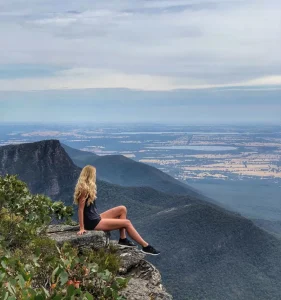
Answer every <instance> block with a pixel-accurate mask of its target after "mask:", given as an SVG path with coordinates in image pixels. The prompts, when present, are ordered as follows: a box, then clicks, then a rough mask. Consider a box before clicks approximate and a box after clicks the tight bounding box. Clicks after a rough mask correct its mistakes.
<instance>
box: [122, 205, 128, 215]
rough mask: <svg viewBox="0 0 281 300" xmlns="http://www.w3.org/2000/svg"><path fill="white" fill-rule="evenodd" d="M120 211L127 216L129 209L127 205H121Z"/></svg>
mask: <svg viewBox="0 0 281 300" xmlns="http://www.w3.org/2000/svg"><path fill="white" fill-rule="evenodd" d="M120 209H121V212H122V213H125V214H127V207H126V206H125V205H120Z"/></svg>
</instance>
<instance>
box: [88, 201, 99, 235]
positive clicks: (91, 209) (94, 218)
mask: <svg viewBox="0 0 281 300" xmlns="http://www.w3.org/2000/svg"><path fill="white" fill-rule="evenodd" d="M100 220H101V216H100V214H99V213H98V211H97V207H96V201H95V200H94V201H93V202H92V203H91V204H90V205H89V206H88V205H87V201H86V203H85V206H84V227H85V229H86V230H94V229H95V227H96V226H97V225H98V224H99V222H100Z"/></svg>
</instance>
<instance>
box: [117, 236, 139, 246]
mask: <svg viewBox="0 0 281 300" xmlns="http://www.w3.org/2000/svg"><path fill="white" fill-rule="evenodd" d="M118 245H119V246H121V248H134V247H137V245H135V244H134V243H133V242H131V241H130V240H128V239H127V238H125V239H119V242H118Z"/></svg>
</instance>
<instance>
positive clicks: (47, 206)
mask: <svg viewBox="0 0 281 300" xmlns="http://www.w3.org/2000/svg"><path fill="white" fill-rule="evenodd" d="M71 215H72V208H71V207H67V206H64V204H63V203H62V202H52V201H51V200H50V199H49V198H48V197H46V196H44V195H32V194H31V193H30V192H29V190H28V188H27V186H26V184H25V183H23V182H21V181H20V180H18V179H17V177H16V176H10V175H7V176H6V177H0V299H4V300H14V299H16V300H18V299H19V300H27V299H28V300H41V299H42V300H47V299H48V300H49V299H54V300H55V299H65V300H68V299H85V300H91V299H100V300H102V299H112V300H122V299H126V298H124V297H122V296H120V295H119V291H120V290H121V289H122V288H123V287H125V286H126V285H127V282H128V280H129V278H127V279H125V278H122V277H118V276H117V271H118V269H119V263H120V261H119V257H118V256H117V255H116V254H115V249H114V248H112V247H111V248H109V249H106V250H104V249H102V250H99V251H94V250H87V251H85V252H83V253H78V249H76V248H74V247H72V246H71V245H69V244H64V245H63V246H62V247H61V248H59V247H57V245H56V243H55V242H54V241H53V240H51V239H49V238H48V237H47V236H46V234H45V233H46V227H47V226H48V224H50V222H51V221H52V220H54V219H58V220H67V221H71V219H70V216H71Z"/></svg>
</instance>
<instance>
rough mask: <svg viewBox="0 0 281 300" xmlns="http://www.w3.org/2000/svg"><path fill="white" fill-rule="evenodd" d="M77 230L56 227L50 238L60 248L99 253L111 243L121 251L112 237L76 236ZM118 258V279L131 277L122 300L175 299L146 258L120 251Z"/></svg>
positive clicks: (90, 233) (135, 252)
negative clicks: (81, 249) (70, 247)
mask: <svg viewBox="0 0 281 300" xmlns="http://www.w3.org/2000/svg"><path fill="white" fill-rule="evenodd" d="M78 230H79V227H78V226H66V225H55V226H50V227H49V230H48V235H49V237H50V238H52V239H53V240H55V241H57V243H58V244H62V243H63V242H70V243H72V244H73V245H75V246H78V247H79V248H87V247H91V248H94V249H99V248H103V247H107V246H108V245H109V243H112V244H115V245H116V246H117V247H118V245H117V241H109V233H105V232H103V231H88V232H87V233H86V234H84V235H81V236H78V235H77V233H76V232H77V231H78ZM117 254H118V255H119V256H120V258H121V266H120V268H119V276H123V277H127V276H130V277H132V278H131V279H130V281H129V283H128V286H127V287H126V288H125V289H124V290H122V295H123V296H125V297H126V298H127V299H128V300H151V299H153V300H160V299H162V300H172V299H173V298H172V296H171V295H170V294H168V293H167V292H166V290H165V288H164V287H163V285H162V281H161V274H160V272H159V271H158V269H157V268H156V267H155V266H154V265H152V264H151V263H149V262H148V261H146V260H144V257H145V254H143V253H141V252H140V251H138V250H137V249H130V248H124V249H121V248H120V249H118V251H117Z"/></svg>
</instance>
